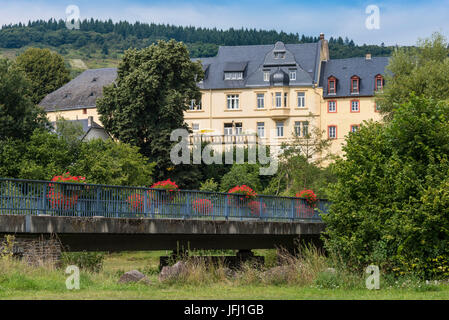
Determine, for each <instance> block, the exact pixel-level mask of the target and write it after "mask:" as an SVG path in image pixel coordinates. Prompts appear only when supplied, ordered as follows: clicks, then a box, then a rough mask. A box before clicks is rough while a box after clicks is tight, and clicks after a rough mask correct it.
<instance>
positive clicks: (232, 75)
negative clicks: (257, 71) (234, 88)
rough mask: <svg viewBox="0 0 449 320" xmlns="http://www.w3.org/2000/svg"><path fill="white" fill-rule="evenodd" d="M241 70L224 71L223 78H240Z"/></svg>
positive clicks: (241, 76) (241, 75)
mask: <svg viewBox="0 0 449 320" xmlns="http://www.w3.org/2000/svg"><path fill="white" fill-rule="evenodd" d="M242 79H243V72H225V80H242Z"/></svg>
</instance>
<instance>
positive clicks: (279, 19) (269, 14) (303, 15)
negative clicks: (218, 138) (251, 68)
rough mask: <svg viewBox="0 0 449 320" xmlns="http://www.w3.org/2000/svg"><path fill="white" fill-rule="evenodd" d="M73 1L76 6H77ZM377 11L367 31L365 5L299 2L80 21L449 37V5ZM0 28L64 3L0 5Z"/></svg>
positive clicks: (87, 10) (90, 9) (405, 40)
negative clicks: (377, 19)
mask: <svg viewBox="0 0 449 320" xmlns="http://www.w3.org/2000/svg"><path fill="white" fill-rule="evenodd" d="M75 3H76V2H75ZM368 4H375V5H378V6H379V7H380V29H379V30H368V29H366V28H365V19H366V17H367V14H366V13H365V5H363V6H362V5H360V6H347V5H346V6H344V5H335V4H334V5H332V6H330V5H323V4H321V5H320V6H319V5H316V6H314V7H311V5H310V4H308V5H301V4H285V5H280V4H279V3H276V4H273V3H263V5H261V6H257V5H249V4H248V2H244V3H243V4H236V3H232V4H229V3H227V4H221V5H220V4H197V3H196V4H195V5H194V4H185V3H184V4H176V5H175V4H174V3H173V2H170V3H159V4H153V5H142V4H128V3H126V2H122V3H120V4H118V3H116V4H112V5H108V4H104V5H98V4H92V5H90V4H88V2H85V3H84V4H82V5H81V4H80V5H79V6H80V10H81V18H90V17H93V18H99V19H108V18H112V19H113V20H114V21H118V20H128V21H130V22H134V21H142V22H156V23H170V24H175V25H193V26H198V27H217V28H220V29H227V28H230V27H234V28H241V27H247V28H257V29H259V28H261V29H276V30H278V31H280V30H284V31H286V32H294V33H296V32H297V33H299V34H305V35H308V36H318V34H319V33H320V32H324V33H325V35H326V38H329V37H330V36H334V37H335V36H342V37H348V38H350V39H353V40H354V41H355V42H356V43H358V44H363V43H367V44H380V43H381V42H385V44H386V45H391V44H400V45H411V44H415V43H416V40H417V38H418V37H427V36H429V35H430V34H431V33H432V32H434V31H441V32H443V33H444V34H445V35H446V36H447V35H449V19H447V17H448V16H449V1H448V0H444V1H438V2H437V1H433V2H426V3H421V4H416V3H414V4H413V5H412V4H410V5H398V4H396V5H392V4H389V3H383V2H378V3H376V2H373V3H367V4H366V5H368ZM0 7H1V8H2V11H1V12H0V24H9V23H15V22H19V21H22V22H26V21H28V20H35V19H49V18H50V17H55V18H64V17H65V5H60V4H57V5H51V4H49V3H48V2H46V1H42V0H41V2H37V3H36V2H31V1H15V2H13V3H11V2H9V3H3V1H0Z"/></svg>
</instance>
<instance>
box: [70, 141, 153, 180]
mask: <svg viewBox="0 0 449 320" xmlns="http://www.w3.org/2000/svg"><path fill="white" fill-rule="evenodd" d="M153 168H154V164H153V163H149V162H148V159H147V158H146V157H144V156H142V155H141V154H140V153H139V149H138V148H137V147H133V146H131V145H129V144H126V143H120V142H115V141H112V140H102V139H93V140H90V141H87V142H83V143H82V144H81V146H80V152H79V156H78V159H77V160H76V162H75V163H74V164H73V165H71V166H70V168H69V171H70V172H71V173H72V174H75V175H83V176H85V177H86V179H87V180H88V181H89V182H90V183H99V184H109V185H126V186H150V185H151V184H152V182H153V180H152V178H151V176H152V173H153Z"/></svg>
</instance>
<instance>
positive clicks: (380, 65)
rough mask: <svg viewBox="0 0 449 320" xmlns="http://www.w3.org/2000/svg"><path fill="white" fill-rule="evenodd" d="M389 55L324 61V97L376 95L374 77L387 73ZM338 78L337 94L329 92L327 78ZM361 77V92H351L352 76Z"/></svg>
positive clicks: (322, 77)
mask: <svg viewBox="0 0 449 320" xmlns="http://www.w3.org/2000/svg"><path fill="white" fill-rule="evenodd" d="M388 60H389V57H372V58H371V59H370V60H369V59H366V58H348V59H334V60H329V61H323V62H322V66H321V77H320V87H323V97H324V98H332V97H357V96H373V95H374V79H375V77H376V75H378V74H381V75H383V74H384V73H385V67H386V66H387V65H388ZM331 76H333V77H335V78H337V92H336V94H331V95H328V94H327V80H328V78H329V77H331ZM352 76H358V77H359V78H360V82H359V86H360V89H359V90H360V91H359V94H351V92H350V90H351V81H350V80H351V77H352Z"/></svg>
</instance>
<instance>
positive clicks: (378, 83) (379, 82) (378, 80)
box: [376, 78, 382, 90]
mask: <svg viewBox="0 0 449 320" xmlns="http://www.w3.org/2000/svg"><path fill="white" fill-rule="evenodd" d="M376 88H377V90H382V78H376Z"/></svg>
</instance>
